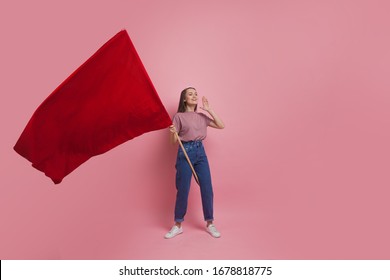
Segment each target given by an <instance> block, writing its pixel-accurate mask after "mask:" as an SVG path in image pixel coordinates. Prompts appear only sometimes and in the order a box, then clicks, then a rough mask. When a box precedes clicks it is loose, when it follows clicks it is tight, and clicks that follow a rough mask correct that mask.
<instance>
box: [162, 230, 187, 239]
mask: <svg viewBox="0 0 390 280" xmlns="http://www.w3.org/2000/svg"><path fill="white" fill-rule="evenodd" d="M182 233H183V231H180V232H178V233H177V234H175V235H173V236H171V237H166V236H164V238H165V239H172V238H174V237H176V236H178V235H179V234H182Z"/></svg>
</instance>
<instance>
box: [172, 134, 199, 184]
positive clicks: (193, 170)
mask: <svg viewBox="0 0 390 280" xmlns="http://www.w3.org/2000/svg"><path fill="white" fill-rule="evenodd" d="M175 135H176V138H177V141H179V145H180V147H181V149H182V150H183V153H184V156H185V157H186V159H187V161H188V164H189V165H190V167H191V170H192V174H194V178H195V181H196V182H197V183H198V185H199V179H198V175H196V172H195V169H194V167H193V166H192V164H191V161H190V158H189V157H188V155H187V152H186V149H185V148H184V146H183V143H182V142H181V140H180V137H179V135H178V134H177V131H175Z"/></svg>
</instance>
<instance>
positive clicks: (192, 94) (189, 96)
mask: <svg viewBox="0 0 390 280" xmlns="http://www.w3.org/2000/svg"><path fill="white" fill-rule="evenodd" d="M185 104H186V105H188V106H191V105H192V106H194V105H197V104H198V93H197V92H196V90H195V89H193V88H189V89H187V91H186V97H185Z"/></svg>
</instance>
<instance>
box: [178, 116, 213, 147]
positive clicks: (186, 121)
mask: <svg viewBox="0 0 390 280" xmlns="http://www.w3.org/2000/svg"><path fill="white" fill-rule="evenodd" d="M211 121H212V120H211V119H210V118H209V117H208V116H206V115H205V114H203V113H198V112H184V113H176V114H175V115H174V116H173V120H172V122H173V124H174V126H175V127H176V130H177V132H178V134H179V137H180V140H182V141H185V142H187V141H195V140H203V139H205V138H206V136H207V126H208V125H209V124H210V122H211Z"/></svg>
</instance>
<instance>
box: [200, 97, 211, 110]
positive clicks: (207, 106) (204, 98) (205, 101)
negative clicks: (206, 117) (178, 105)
mask: <svg viewBox="0 0 390 280" xmlns="http://www.w3.org/2000/svg"><path fill="white" fill-rule="evenodd" d="M202 103H203V107H200V108H201V109H202V110H205V111H210V110H211V108H210V105H209V101H208V100H207V98H206V97H205V96H203V97H202Z"/></svg>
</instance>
